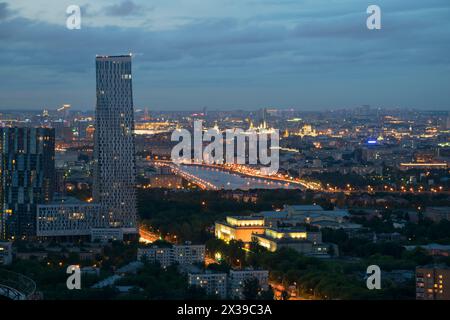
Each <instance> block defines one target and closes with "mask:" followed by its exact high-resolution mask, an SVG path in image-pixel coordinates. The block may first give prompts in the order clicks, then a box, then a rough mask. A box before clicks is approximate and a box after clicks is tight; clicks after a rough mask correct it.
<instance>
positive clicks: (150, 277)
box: [116, 263, 216, 300]
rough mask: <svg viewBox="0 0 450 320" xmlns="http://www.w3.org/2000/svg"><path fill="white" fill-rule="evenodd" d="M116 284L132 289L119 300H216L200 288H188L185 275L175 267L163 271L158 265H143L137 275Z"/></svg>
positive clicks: (129, 276) (126, 277) (124, 278)
mask: <svg viewBox="0 0 450 320" xmlns="http://www.w3.org/2000/svg"><path fill="white" fill-rule="evenodd" d="M116 284H117V285H119V286H132V287H133V289H132V290H130V291H129V292H128V293H126V294H122V295H121V296H120V298H121V299H130V300H142V299H152V300H154V299H156V300H181V299H216V297H215V296H208V295H207V294H206V293H205V291H204V289H202V288H198V287H192V286H189V285H188V281H187V277H186V275H184V274H181V273H180V272H179V271H178V269H177V267H176V266H169V267H167V268H165V269H163V268H161V266H160V265H159V264H151V263H145V265H144V268H143V269H141V270H140V271H139V272H138V273H137V274H135V275H126V276H125V277H123V278H122V279H120V280H119V281H118V282H117V283H116Z"/></svg>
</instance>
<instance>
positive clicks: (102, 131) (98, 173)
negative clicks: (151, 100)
mask: <svg viewBox="0 0 450 320" xmlns="http://www.w3.org/2000/svg"><path fill="white" fill-rule="evenodd" d="M96 76H97V105H96V116H95V133H94V139H95V142H94V158H95V161H96V163H95V170H94V187H93V197H94V201H96V202H98V203H100V204H101V205H103V207H104V208H105V209H106V210H108V215H109V220H110V226H111V227H114V228H123V231H124V233H125V234H126V233H137V216H136V190H135V173H136V164H135V143H134V111H133V91H132V84H131V55H122V56H97V58H96Z"/></svg>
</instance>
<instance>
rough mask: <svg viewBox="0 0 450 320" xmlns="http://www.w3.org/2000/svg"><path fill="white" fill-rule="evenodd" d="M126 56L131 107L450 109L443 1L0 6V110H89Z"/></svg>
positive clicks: (448, 8)
mask: <svg viewBox="0 0 450 320" xmlns="http://www.w3.org/2000/svg"><path fill="white" fill-rule="evenodd" d="M71 4H76V5H79V6H80V7H81V8H82V25H81V29H80V30H68V29H67V28H66V18H67V15H66V8H67V7H68V6H69V5H71ZM371 4H376V5H378V6H380V7H381V10H382V29H381V30H368V29H367V27H366V19H367V17H368V14H367V13H366V9H367V7H368V6H369V5H371ZM128 52H132V53H133V54H134V58H133V86H134V98H135V107H136V108H139V107H149V108H150V109H157V110H168V109H173V110H187V109H190V110H193V109H200V108H202V107H204V106H207V107H209V108H211V109H221V110H227V109H230V110H231V109H237V108H242V109H255V108H261V107H266V106H273V107H280V108H286V107H292V108H298V109H303V110H319V109H328V108H338V107H353V106H359V105H362V104H370V105H372V106H385V107H396V106H399V107H405V108H406V107H408V108H418V109H424V110H432V109H441V110H450V1H449V0H370V1H369V0H368V1H365V0H96V1H87V0H68V1H66V0H57V1H56V0H53V1H50V0H11V1H6V2H2V0H0V54H1V59H0V74H1V78H0V79H1V80H0V109H38V110H41V109H43V108H44V107H46V108H50V109H53V108H56V106H58V105H61V104H63V103H70V104H72V106H73V107H74V108H76V109H93V108H94V105H95V64H94V60H95V55H96V54H110V55H113V54H123V53H128Z"/></svg>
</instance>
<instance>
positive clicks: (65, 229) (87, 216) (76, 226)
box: [36, 201, 108, 237]
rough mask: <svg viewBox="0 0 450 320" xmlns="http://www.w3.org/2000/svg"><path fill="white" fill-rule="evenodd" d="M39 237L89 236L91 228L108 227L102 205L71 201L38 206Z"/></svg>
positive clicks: (37, 225)
mask: <svg viewBox="0 0 450 320" xmlns="http://www.w3.org/2000/svg"><path fill="white" fill-rule="evenodd" d="M36 215H37V217H36V221H37V224H36V235H37V236H38V237H58V236H89V235H90V234H91V228H102V227H103V228H105V227H108V219H107V217H105V216H104V212H103V210H102V207H101V205H99V204H92V203H85V202H81V201H71V202H68V203H67V202H66V203H63V202H61V203H53V204H46V205H38V206H37V213H36Z"/></svg>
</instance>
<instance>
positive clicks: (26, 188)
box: [0, 128, 55, 239]
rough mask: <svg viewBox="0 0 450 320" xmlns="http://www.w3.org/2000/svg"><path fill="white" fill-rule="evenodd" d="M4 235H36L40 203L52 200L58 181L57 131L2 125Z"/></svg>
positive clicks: (0, 229) (0, 219)
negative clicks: (37, 207) (5, 126)
mask: <svg viewBox="0 0 450 320" xmlns="http://www.w3.org/2000/svg"><path fill="white" fill-rule="evenodd" d="M0 170H1V183H0V201H1V202H2V203H1V206H2V207H1V208H0V237H1V238H4V239H13V238H14V239H20V238H28V237H33V236H35V234H36V206H37V205H38V204H45V203H48V202H50V201H51V200H52V198H53V191H54V181H55V131H54V129H49V128H0Z"/></svg>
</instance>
